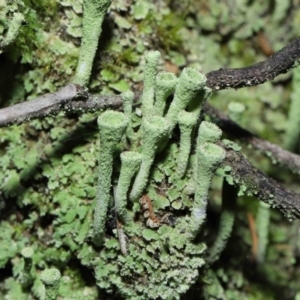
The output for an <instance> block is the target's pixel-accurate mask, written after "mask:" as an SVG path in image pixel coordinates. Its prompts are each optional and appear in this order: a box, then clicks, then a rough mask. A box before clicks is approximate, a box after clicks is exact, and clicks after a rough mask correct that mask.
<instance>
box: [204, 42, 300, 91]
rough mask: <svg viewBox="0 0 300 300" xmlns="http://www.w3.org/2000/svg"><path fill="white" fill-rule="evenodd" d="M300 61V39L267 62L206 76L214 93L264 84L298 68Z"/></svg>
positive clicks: (215, 72) (219, 71)
mask: <svg viewBox="0 0 300 300" xmlns="http://www.w3.org/2000/svg"><path fill="white" fill-rule="evenodd" d="M299 59H300V38H297V39H295V40H293V41H292V42H291V43H289V44H288V45H287V46H285V47H284V48H282V49H281V50H280V51H278V52H276V53H274V54H273V55H272V56H270V57H269V58H268V59H267V60H265V61H262V62H259V63H256V64H254V65H252V66H249V67H246V68H239V69H219V70H217V71H212V72H209V73H207V74H206V77H207V83H206V84H207V86H209V87H210V88H211V89H213V90H214V91H217V90H222V89H228V88H234V89H238V88H242V87H245V86H253V85H258V84H262V83H264V82H266V81H268V80H272V79H274V78H275V77H276V76H278V75H279V74H283V73H286V72H288V71H289V70H290V69H291V68H293V67H296V66H297V63H298V62H299Z"/></svg>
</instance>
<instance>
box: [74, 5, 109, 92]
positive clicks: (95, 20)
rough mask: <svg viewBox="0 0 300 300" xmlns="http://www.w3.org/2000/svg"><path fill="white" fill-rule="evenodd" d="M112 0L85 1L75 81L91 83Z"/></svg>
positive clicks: (85, 83) (81, 83)
mask: <svg viewBox="0 0 300 300" xmlns="http://www.w3.org/2000/svg"><path fill="white" fill-rule="evenodd" d="M111 1H112V0H84V1H83V21H82V26H83V27H82V41H81V47H80V54H79V60H78V64H77V70H76V75H75V78H74V80H73V82H74V83H77V84H80V85H83V86H86V85H87V84H88V83H89V79H90V76H91V72H92V66H93V61H94V57H95V54H96V50H97V47H98V41H99V37H100V34H101V32H102V23H103V19H104V16H105V14H106V12H107V9H108V7H109V6H110V4H111Z"/></svg>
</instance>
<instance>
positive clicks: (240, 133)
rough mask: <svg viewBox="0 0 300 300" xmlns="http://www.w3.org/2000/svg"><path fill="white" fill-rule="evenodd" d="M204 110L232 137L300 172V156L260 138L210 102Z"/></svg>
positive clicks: (273, 160) (276, 161) (297, 172)
mask: <svg viewBox="0 0 300 300" xmlns="http://www.w3.org/2000/svg"><path fill="white" fill-rule="evenodd" d="M204 112H205V113H206V114H208V115H209V116H210V117H211V118H212V120H213V121H214V123H216V124H217V125H218V126H219V127H220V128H221V129H222V130H223V131H225V132H227V133H228V134H230V136H231V137H233V138H236V139H239V140H241V141H242V142H245V143H246V144H249V145H252V146H253V147H254V148H255V149H257V150H259V151H261V152H262V153H264V154H265V155H266V156H268V157H269V158H271V160H272V162H273V163H279V164H280V165H282V166H284V167H287V168H288V169H289V170H291V171H292V172H294V173H296V174H300V156H299V155H297V154H294V153H291V152H289V151H287V150H284V149H282V148H281V147H279V146H278V145H275V144H272V143H270V142H268V141H266V140H263V139H261V138H259V137H258V136H256V135H254V134H253V133H251V132H250V131H248V130H246V129H244V128H242V127H240V126H239V125H238V124H236V123H235V122H233V121H232V120H230V119H229V118H228V117H227V116H226V115H225V114H224V113H222V112H221V111H219V110H217V109H216V108H214V107H212V106H211V105H209V104H208V103H206V104H205V105H204Z"/></svg>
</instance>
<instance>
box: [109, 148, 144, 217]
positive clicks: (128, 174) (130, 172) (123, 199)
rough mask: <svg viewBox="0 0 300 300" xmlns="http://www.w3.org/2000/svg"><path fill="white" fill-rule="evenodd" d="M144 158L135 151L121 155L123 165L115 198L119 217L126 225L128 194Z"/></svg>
mask: <svg viewBox="0 0 300 300" xmlns="http://www.w3.org/2000/svg"><path fill="white" fill-rule="evenodd" d="M142 158H143V156H142V154H140V153H137V152H133V151H127V152H123V153H121V162H122V165H121V171H120V177H119V180H118V185H117V189H116V193H115V197H114V198H115V209H116V213H117V216H118V218H120V220H121V221H122V222H124V223H126V222H128V221H129V220H128V218H127V213H126V205H127V194H128V191H129V187H130V184H131V181H132V178H133V176H134V175H135V173H136V172H137V171H138V169H139V167H140V165H141V162H142Z"/></svg>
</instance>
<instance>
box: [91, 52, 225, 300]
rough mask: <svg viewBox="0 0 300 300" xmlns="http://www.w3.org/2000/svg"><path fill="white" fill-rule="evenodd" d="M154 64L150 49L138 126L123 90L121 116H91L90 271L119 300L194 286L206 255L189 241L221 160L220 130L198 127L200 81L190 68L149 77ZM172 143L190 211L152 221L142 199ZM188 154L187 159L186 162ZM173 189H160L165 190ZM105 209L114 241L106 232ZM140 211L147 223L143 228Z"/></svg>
mask: <svg viewBox="0 0 300 300" xmlns="http://www.w3.org/2000/svg"><path fill="white" fill-rule="evenodd" d="M159 58H160V53H159V52H157V51H152V52H149V53H148V54H147V56H146V65H145V73H144V74H145V75H144V90H143V94H142V113H141V114H139V122H137V121H136V119H137V115H136V114H135V113H133V100H134V94H133V93H132V92H130V91H128V92H125V93H123V94H122V99H123V111H124V112H117V111H109V110H108V111H105V112H103V113H102V114H101V115H100V116H99V118H98V126H99V131H100V145H101V148H100V156H99V177H98V186H97V195H96V199H95V205H94V220H93V242H94V244H95V245H96V246H98V247H103V248H102V250H101V252H100V255H99V256H100V257H99V258H98V259H96V261H95V263H94V269H95V274H96V279H97V285H98V286H99V287H100V288H102V289H106V290H107V291H113V290H114V289H115V288H117V290H118V291H119V293H120V294H121V295H122V296H124V297H125V298H126V299H129V298H130V299H144V298H145V299H146V298H147V299H157V298H162V299H171V298H172V299H179V297H180V295H181V294H184V293H185V292H186V291H187V290H188V289H189V288H190V286H191V285H192V284H193V283H195V282H196V280H197V279H198V277H199V270H200V268H201V267H202V266H203V265H204V264H205V260H204V259H203V257H204V252H205V249H206V246H205V244H204V243H202V242H199V238H197V237H199V236H200V235H201V232H202V231H201V229H202V228H203V225H204V222H205V218H206V208H207V200H208V191H209V188H210V185H211V180H212V177H213V175H214V173H215V171H216V169H217V168H218V166H219V165H220V164H221V162H222V161H223V159H224V157H225V152H224V150H223V149H222V148H221V147H220V146H218V145H216V142H217V141H218V140H219V139H220V136H221V130H220V129H219V128H218V127H217V126H216V125H214V124H212V123H210V122H206V121H202V122H201V123H200V121H199V120H200V113H201V109H202V107H203V104H204V102H205V101H206V99H207V98H208V96H209V94H210V90H209V89H208V88H207V87H206V86H205V83H206V77H205V76H204V75H203V74H201V73H199V72H198V71H197V70H196V69H192V68H185V69H183V71H182V73H181V75H180V77H179V78H177V77H176V76H175V75H174V74H173V73H169V72H161V73H158V74H157V71H156V68H157V64H158V62H159ZM173 93H174V96H173V99H172V101H171V103H169V102H170V101H169V98H168V97H169V96H170V95H171V94H173ZM199 123H200V125H199ZM137 124H138V125H137ZM177 125H178V127H179V130H180V138H179V142H178V141H176V132H177V129H176V128H177V127H176V126H177ZM174 129H175V130H174ZM172 135H173V137H172ZM195 136H196V138H195ZM194 141H195V142H194ZM172 145H173V146H174V145H175V146H174V147H175V148H176V149H178V151H175V152H176V157H175V159H176V166H175V167H174V168H171V172H172V176H173V177H174V176H175V177H176V178H177V179H178V182H179V181H180V182H183V183H184V184H183V185H182V188H181V190H182V193H185V190H189V196H187V197H190V203H191V205H190V206H185V208H184V209H182V211H181V212H180V213H178V211H177V214H176V212H174V216H175V219H176V221H175V222H173V223H172V224H171V222H169V223H168V222H164V221H163V219H166V218H165V216H166V215H170V214H171V215H172V207H169V208H168V209H166V210H165V211H164V212H165V216H164V217H162V218H160V217H156V216H155V213H156V214H157V215H160V214H162V212H160V211H159V210H157V209H156V211H155V208H156V207H157V206H156V203H155V199H153V200H152V201H151V199H149V197H148V196H147V195H145V193H146V190H148V189H149V186H150V185H153V184H152V183H151V182H152V179H151V176H152V174H153V169H154V168H163V164H164V162H163V158H165V156H167V153H170V151H169V150H170V148H172ZM120 152H121V154H120V161H121V167H120V172H119V179H118V181H117V183H116V184H115V185H114V188H113V189H112V182H113V178H114V177H115V175H113V174H115V173H114V172H115V169H114V165H115V162H116V161H118V158H117V157H116V154H117V153H120ZM191 156H194V157H195V160H194V161H193V163H191V159H190V158H191ZM151 172H152V173H151ZM169 182H170V180H169ZM174 184H176V183H175V182H174ZM174 184H173V185H172V184H168V183H166V185H167V188H168V189H172V188H173V187H174ZM186 195H187V194H186ZM178 201H180V197H179V199H178ZM112 203H113V207H114V212H115V216H116V218H115V222H116V229H115V231H114V234H115V236H114V237H112V236H108V234H107V233H106V227H107V226H106V222H107V216H108V214H109V208H110V206H111V204H112ZM140 203H141V204H142V207H140ZM152 206H153V207H154V208H153V207H152ZM182 207H184V205H182ZM141 211H142V212H144V216H147V217H148V220H147V222H146V224H145V220H144V218H143V217H142V214H141ZM190 211H191V212H190ZM149 221H150V222H149Z"/></svg>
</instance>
